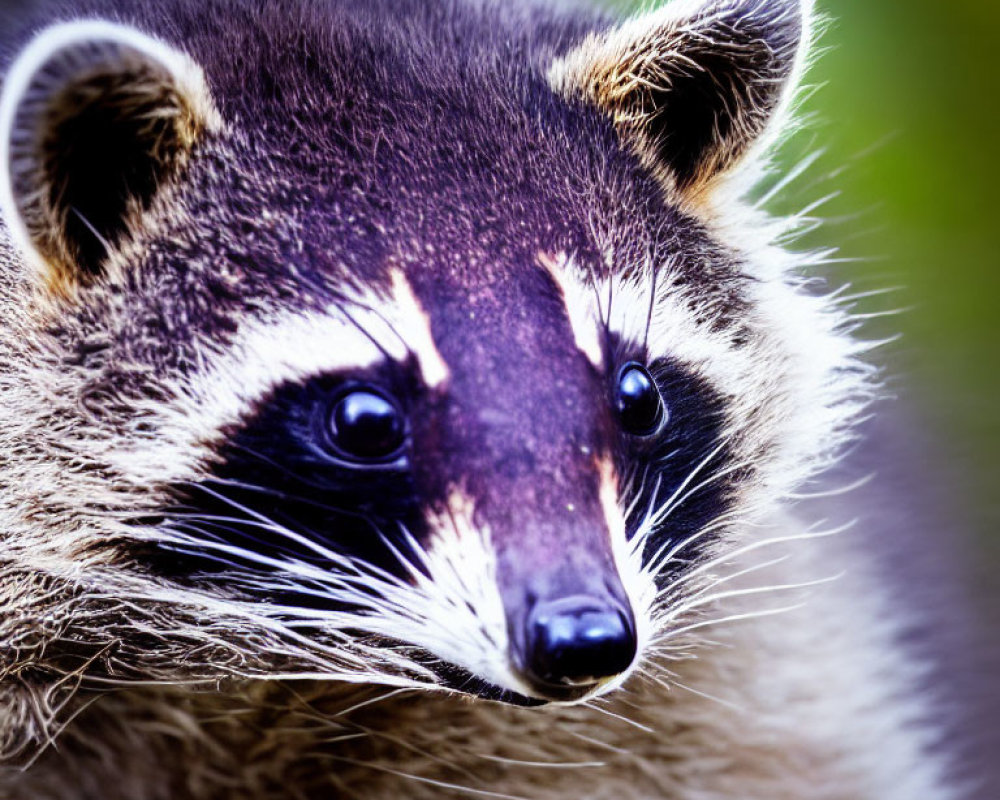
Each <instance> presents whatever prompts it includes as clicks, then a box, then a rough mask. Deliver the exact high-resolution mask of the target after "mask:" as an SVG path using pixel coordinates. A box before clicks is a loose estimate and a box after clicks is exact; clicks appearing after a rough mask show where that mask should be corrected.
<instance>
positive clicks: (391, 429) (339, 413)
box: [327, 388, 406, 462]
mask: <svg viewBox="0 0 1000 800" xmlns="http://www.w3.org/2000/svg"><path fill="white" fill-rule="evenodd" d="M327 425H328V435H329V438H330V443H331V444H332V445H333V447H334V449H335V450H336V451H337V453H338V454H340V455H343V456H345V457H347V458H348V459H350V460H352V461H360V462H365V461H368V462H371V461H388V460H390V459H391V458H392V457H393V456H394V455H396V454H397V453H398V452H399V451H400V450H401V449H402V447H403V444H404V443H405V441H406V419H405V417H404V416H403V412H402V411H401V410H400V409H399V407H398V406H397V405H396V404H395V403H394V402H393V401H392V400H390V399H389V398H387V397H385V396H384V395H383V394H381V393H380V392H378V391H375V390H374V389H369V388H358V389H353V390H352V391H349V392H346V393H345V394H342V395H340V396H339V397H338V398H337V399H336V400H335V401H334V404H333V408H332V409H331V410H330V416H329V419H328V422H327Z"/></svg>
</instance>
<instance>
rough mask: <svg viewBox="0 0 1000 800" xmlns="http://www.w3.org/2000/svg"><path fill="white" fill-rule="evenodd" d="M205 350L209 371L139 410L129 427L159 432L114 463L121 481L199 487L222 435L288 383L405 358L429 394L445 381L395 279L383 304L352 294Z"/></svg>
mask: <svg viewBox="0 0 1000 800" xmlns="http://www.w3.org/2000/svg"><path fill="white" fill-rule="evenodd" d="M205 348H206V350H207V351H209V352H206V353H205V354H204V355H203V356H202V357H201V359H200V360H201V362H202V363H203V364H208V365H211V366H210V368H208V369H206V370H205V371H204V372H200V373H196V374H194V375H189V376H184V377H182V378H177V379H176V380H170V379H165V381H164V384H165V388H166V389H167V390H168V391H169V394H170V396H169V399H168V400H166V401H156V402H154V401H149V402H150V408H149V409H143V408H141V407H137V408H136V412H137V413H136V415H135V418H136V419H140V420H141V419H146V420H149V419H155V420H157V424H156V426H155V430H153V431H151V432H150V431H149V430H146V429H145V428H144V429H143V430H142V432H141V433H139V432H136V434H135V436H134V437H130V438H129V439H128V440H127V441H128V444H126V445H123V446H122V447H121V448H120V449H119V450H118V451H117V452H116V453H114V454H112V455H111V458H112V460H114V461H117V462H121V463H122V468H123V470H124V474H127V475H133V476H135V477H136V479H137V480H139V481H148V482H149V484H157V483H159V484H167V483H175V482H177V481H181V480H190V479H194V478H197V477H198V475H199V473H200V471H201V470H202V468H203V466H204V465H205V464H206V463H210V462H211V461H212V459H213V458H214V457H215V455H216V453H215V452H214V451H215V449H216V445H217V443H218V442H220V441H222V440H224V439H225V438H226V435H227V430H228V429H229V428H231V427H232V426H234V425H238V424H239V423H240V422H241V421H242V420H244V419H245V417H246V415H247V414H250V413H252V412H253V411H254V410H255V409H256V408H257V406H258V404H259V403H260V402H261V400H262V399H263V398H266V397H267V396H268V394H270V392H272V391H273V390H274V389H275V388H277V387H279V386H281V385H282V384H285V383H295V382H303V381H306V380H309V379H310V378H313V377H316V376H318V375H323V374H337V373H344V372H351V371H362V370H366V369H370V368H372V367H375V366H377V365H379V364H383V363H385V362H387V361H395V362H397V363H403V362H405V361H406V360H407V359H409V358H413V359H415V361H416V363H417V367H418V369H419V371H420V375H421V378H422V379H423V381H424V383H425V384H426V385H427V386H428V387H429V388H436V387H439V386H440V385H441V384H442V383H443V382H444V381H446V380H447V379H448V368H447V365H446V364H445V363H444V361H443V359H442V358H441V355H440V353H439V352H438V350H437V348H436V347H435V345H434V341H433V339H432V337H431V333H430V327H429V323H428V319H427V316H426V314H424V313H423V311H422V309H421V308H420V306H419V304H418V302H417V300H416V298H415V297H414V295H413V292H412V291H411V290H410V287H409V285H408V284H407V283H406V280H405V278H404V277H403V276H402V274H401V273H396V274H394V275H393V276H392V282H391V284H390V290H389V292H388V293H387V294H386V293H377V292H370V293H367V294H359V295H358V296H356V297H353V298H351V299H350V300H346V301H345V302H344V303H342V304H337V305H330V306H329V307H327V308H326V309H324V310H321V311H315V312H300V311H278V312H274V313H271V314H268V315H263V316H261V317H258V318H257V319H255V320H253V321H251V322H248V323H246V324H244V325H243V326H242V327H241V328H240V330H239V332H238V334H237V336H236V340H235V341H234V342H233V343H231V344H229V345H226V346H225V347H224V348H222V347H220V346H219V345H217V344H216V343H215V342H207V343H206V345H205ZM137 406H141V403H139V404H137ZM144 412H148V413H144Z"/></svg>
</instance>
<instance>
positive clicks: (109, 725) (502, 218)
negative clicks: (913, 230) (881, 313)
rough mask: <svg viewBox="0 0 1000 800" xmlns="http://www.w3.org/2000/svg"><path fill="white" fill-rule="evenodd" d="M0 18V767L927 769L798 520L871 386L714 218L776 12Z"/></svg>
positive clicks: (304, 790)
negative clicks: (16, 27) (13, 28)
mask: <svg viewBox="0 0 1000 800" xmlns="http://www.w3.org/2000/svg"><path fill="white" fill-rule="evenodd" d="M28 19H29V24H28V25H27V32H26V33H25V35H24V36H23V37H20V38H19V37H16V36H11V37H10V38H11V41H10V42H8V46H7V48H8V52H9V56H8V61H9V65H8V67H7V70H6V78H5V80H4V83H3V89H2V96H0V154H2V155H0V210H2V216H3V236H2V240H0V248H2V251H0V253H2V259H0V260H2V264H3V269H4V271H5V277H4V280H3V282H2V284H0V296H2V297H0V306H2V309H3V313H2V315H0V382H2V395H3V402H2V404H0V437H2V442H0V453H2V462H0V519H2V526H0V531H2V533H0V755H2V759H3V762H2V763H3V767H2V768H0V795H2V796H3V797H9V798H12V800H29V799H30V800H91V799H92V798H93V799H96V798H100V799H101V800H166V799H167V798H170V799H171V800H178V799H183V798H191V799H192V800H208V799H209V798H211V799H212V800H216V799H218V798H241V799H248V798H259V799H261V800H264V799H265V798H320V797H322V798H330V797H345V798H346V797H350V798H368V799H371V800H378V799H379V798H389V797H393V798H395V797H410V798H439V797H495V798H512V797H515V798H535V799H537V800H545V799H546V798H552V799H553V800H555V799H557V798H558V799H560V800H562V799H564V798H594V799H595V800H597V799H598V798H615V799H616V800H627V799H631V798H646V799H647V800H648V799H651V798H677V800H696V799H697V800H707V799H708V798H715V799H718V800H722V798H729V799H731V800H732V799H735V798H741V799H744V800H745V799H747V798H769V800H779V799H780V798H788V799H789V800H791V799H792V798H796V799H798V800H802V799H803V798H828V799H829V800H834V799H835V798H837V799H841V800H847V799H848V798H850V800H859V799H860V798H872V799H873V800H875V799H877V800H914V798H921V799H922V800H944V799H945V798H953V797H958V795H959V790H958V787H957V786H955V785H953V784H952V783H951V782H950V780H949V778H948V775H949V771H948V764H947V761H946V759H945V758H944V757H943V756H942V755H941V754H940V752H938V751H937V750H936V749H935V728H934V726H933V725H931V724H929V723H928V720H929V719H931V717H932V714H933V710H934V709H933V705H932V703H931V701H930V700H929V699H928V698H927V696H926V695H925V694H923V693H921V692H919V691H917V689H916V687H917V686H918V683H919V680H920V674H921V666H920V663H919V662H918V660H916V659H915V658H913V657H912V656H911V654H910V653H909V652H908V651H907V650H906V649H905V647H904V646H903V645H902V644H901V643H900V641H899V637H898V628H897V623H896V622H894V620H895V619H896V617H895V616H894V615H893V614H892V613H891V609H890V606H889V603H888V600H887V598H886V596H885V593H884V591H883V587H882V586H881V584H880V582H879V579H878V577H877V576H876V575H873V574H871V573H870V572H869V571H868V569H867V565H866V563H865V561H864V558H863V555H862V554H861V553H859V552H857V550H855V549H852V547H850V546H849V543H848V542H847V541H846V540H845V539H844V537H838V536H833V535H831V534H832V533H833V532H834V531H832V530H831V528H836V527H837V524H836V523H835V522H831V523H828V524H824V523H822V522H819V521H818V520H816V519H812V518H810V516H809V515H808V514H807V513H804V512H803V511H802V510H801V509H800V508H798V507H797V506H796V500H797V499H798V498H800V497H801V495H802V493H803V492H808V491H810V490H811V489H810V487H811V488H812V489H813V490H814V489H815V487H816V486H817V485H818V484H817V483H816V481H817V480H818V476H820V475H821V474H822V473H824V472H825V471H826V470H827V469H828V468H829V467H831V466H832V465H833V464H835V463H836V461H837V459H838V457H839V454H840V453H842V452H843V449H844V446H845V445H846V444H847V443H848V442H849V441H851V440H852V437H853V435H854V434H853V433H852V431H853V430H854V427H855V424H856V423H857V421H858V419H859V416H860V415H861V414H862V413H863V412H864V411H865V409H866V408H867V407H868V405H869V403H870V401H871V400H872V398H873V397H874V396H876V395H877V394H878V391H879V390H878V386H877V384H878V381H877V372H876V370H875V369H874V368H873V367H872V366H870V365H868V364H867V363H866V361H865V353H866V351H867V350H868V349H869V348H870V347H871V343H866V342H864V341H862V340H861V339H860V338H859V337H858V336H857V335H856V332H857V327H858V322H857V321H856V320H854V319H853V318H852V317H851V314H850V306H849V303H848V299H847V298H846V297H844V295H843V293H838V292H832V293H824V292H817V291H816V290H815V289H814V288H813V285H812V283H811V280H812V278H811V277H810V276H811V274H813V273H814V271H815V268H817V267H819V266H820V265H821V264H822V263H824V261H825V260H826V259H827V258H828V254H824V253H808V252H806V253H804V252H798V251H795V250H794V248H793V246H792V245H791V244H790V240H791V239H792V237H793V235H794V233H795V231H796V230H797V228H798V226H799V225H800V223H801V221H800V220H798V219H776V218H773V217H771V216H769V215H768V214H767V212H766V211H765V210H764V203H763V201H760V202H758V201H754V200H751V199H748V198H749V197H750V196H751V191H752V189H753V188H754V187H755V186H757V185H759V184H760V183H761V181H763V180H765V179H767V178H768V176H770V175H772V172H773V171H772V169H771V166H770V161H769V153H771V152H773V147H774V145H775V144H776V142H777V141H778V140H779V139H780V137H781V136H782V135H783V134H784V133H786V132H787V131H788V130H789V129H790V128H791V126H792V122H791V119H792V117H791V110H792V108H793V101H794V97H795V92H796V89H797V87H798V86H799V85H800V80H801V75H802V73H803V70H804V66H805V63H806V60H807V54H808V51H809V46H810V43H811V41H812V38H813V31H814V28H815V23H814V12H813V8H812V4H811V2H810V0H676V1H675V2H672V3H670V4H668V5H666V6H664V7H662V8H659V9H654V10H650V11H647V12H644V13H642V14H640V15H639V16H637V17H634V18H631V19H627V20H620V19H618V18H616V17H615V16H613V15H611V14H610V13H609V12H606V11H601V10H596V9H591V8H585V7H571V6H569V5H565V4H558V3H556V4H543V3H536V2H532V1H531V0H523V1H522V2H517V3H503V2H492V1H491V0H481V1H480V0H365V2H350V0H324V1H323V2H320V1H319V0H316V1H315V2H313V0H286V2H280V3H279V2H271V1H270V0H260V2H255V3H253V4H249V3H244V2H237V0H205V1H204V2H195V1H194V0H163V2H159V3H156V4H148V3H139V2H131V1H130V0H79V2H73V3H72V4H45V5H43V6H41V7H38V8H35V9H33V10H32V12H31V14H30V15H29V16H28ZM22 22H23V20H22ZM780 186H781V183H780V182H779V183H778V184H777V187H776V191H777V190H780ZM764 199H765V200H766V198H764ZM861 598H863V601H862V600H861ZM859 608H860V609H862V612H861V614H863V619H859Z"/></svg>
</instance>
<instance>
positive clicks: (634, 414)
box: [615, 362, 667, 436]
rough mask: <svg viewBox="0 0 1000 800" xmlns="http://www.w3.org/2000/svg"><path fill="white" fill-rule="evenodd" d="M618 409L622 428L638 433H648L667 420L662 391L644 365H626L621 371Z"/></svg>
mask: <svg viewBox="0 0 1000 800" xmlns="http://www.w3.org/2000/svg"><path fill="white" fill-rule="evenodd" d="M615 410H616V411H617V412H618V418H619V419H620V420H621V424H622V427H623V428H624V429H625V430H626V431H628V432H629V433H631V434H633V435H635V436H648V435H649V434H651V433H653V432H654V431H655V430H656V429H657V428H658V427H659V426H660V425H661V423H662V422H663V421H664V420H665V417H666V414H667V410H666V408H665V407H664V405H663V398H662V397H660V390H659V389H658V388H657V387H656V381H654V380H653V376H652V375H650V374H649V370H647V369H646V368H645V367H644V366H642V365H641V364H637V363H635V362H633V363H631V364H626V365H625V366H624V367H622V368H621V370H620V371H619V373H618V385H617V387H616V389H615Z"/></svg>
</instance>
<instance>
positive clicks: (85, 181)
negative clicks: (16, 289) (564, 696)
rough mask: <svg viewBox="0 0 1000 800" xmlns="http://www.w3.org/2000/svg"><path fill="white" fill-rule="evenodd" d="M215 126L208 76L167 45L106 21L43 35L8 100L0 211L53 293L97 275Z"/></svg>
mask: <svg viewBox="0 0 1000 800" xmlns="http://www.w3.org/2000/svg"><path fill="white" fill-rule="evenodd" d="M217 125H218V121H217V115H216V113H215V112H214V110H213V108H212V104H211V101H210V99H209V94H208V90H207V88H206V86H205V81H204V77H203V75H202V73H201V70H200V69H199V68H198V67H197V65H195V64H194V62H192V61H191V60H190V58H188V57H187V56H186V55H184V54H182V53H180V52H178V51H176V50H173V49H171V48H170V47H168V46H167V45H165V44H164V43H162V42H160V41H157V40H156V39H153V38H151V37H149V36H146V35H145V34H143V33H140V32H139V31H137V30H134V29H132V28H128V27H125V26H122V25H116V24H113V23H109V22H103V21H96V20H95V21H79V22H70V23H61V24H57V25H54V26H52V27H50V28H47V29H46V30H44V31H42V32H41V33H40V34H39V35H38V36H37V37H36V38H35V39H34V40H33V41H32V42H31V43H30V44H29V45H28V46H27V47H26V48H25V50H24V51H23V52H22V53H21V54H20V55H19V56H18V58H17V59H16V60H15V61H14V63H13V64H12V65H11V67H10V70H9V71H8V74H7V78H6V81H5V83H4V87H3V94H2V97H0V211H2V213H3V215H4V220H5V222H6V224H7V226H8V227H9V229H10V231H11V233H12V235H13V236H14V237H15V239H16V240H18V242H17V243H18V244H19V245H20V246H21V247H22V249H23V250H24V251H25V254H26V255H27V257H28V258H29V259H30V260H31V261H33V262H34V263H35V265H36V266H37V267H38V268H39V270H40V272H41V275H42V277H43V278H44V280H45V282H46V284H47V285H48V287H49V288H50V289H54V290H58V291H62V292H64V293H65V292H67V291H69V290H70V289H71V287H73V286H75V285H76V284H78V283H81V282H83V283H85V282H86V281H88V280H91V279H93V278H94V277H95V276H97V275H99V274H100V272H101V270H102V265H103V262H104V261H105V259H106V257H107V256H108V254H109V250H111V249H113V248H114V247H115V245H116V243H117V242H118V241H119V239H120V238H121V237H122V235H123V234H124V233H125V232H126V231H127V230H128V228H129V225H130V220H131V219H133V218H134V217H135V212H136V211H138V212H142V211H143V210H145V209H146V208H148V206H149V204H150V203H151V202H152V199H153V197H154V196H155V195H156V194H157V192H158V191H159V190H160V188H161V187H162V186H163V185H164V183H165V182H166V181H168V180H169V178H170V177H172V176H173V175H174V174H176V172H177V170H178V169H179V168H180V167H181V166H182V165H183V163H184V161H185V160H186V157H187V155H188V154H189V153H190V151H191V148H192V147H193V146H194V144H195V142H196V141H197V140H198V138H199V136H200V134H201V133H202V132H203V131H204V130H205V129H206V128H211V127H215V126H217Z"/></svg>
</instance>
